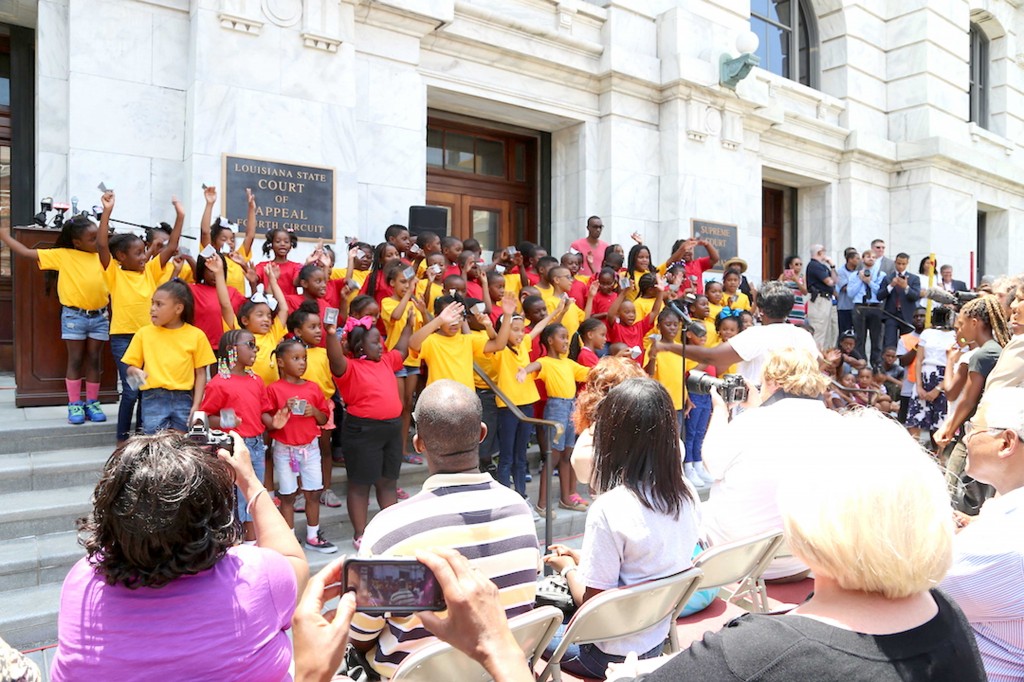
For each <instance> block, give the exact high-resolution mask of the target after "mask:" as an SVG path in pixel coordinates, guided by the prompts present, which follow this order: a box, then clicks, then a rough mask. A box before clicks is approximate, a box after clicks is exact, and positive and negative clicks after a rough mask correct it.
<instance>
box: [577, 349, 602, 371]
mask: <svg viewBox="0 0 1024 682" xmlns="http://www.w3.org/2000/svg"><path fill="white" fill-rule="evenodd" d="M600 359H601V358H599V357H597V353H595V352H594V351H592V350H590V349H589V348H587V347H586V346H583V348H580V354H579V355H578V356H577V357H576V362H578V363H580V364H581V365H583V366H584V367H593V366H594V365H596V364H597V361H598V360H600Z"/></svg>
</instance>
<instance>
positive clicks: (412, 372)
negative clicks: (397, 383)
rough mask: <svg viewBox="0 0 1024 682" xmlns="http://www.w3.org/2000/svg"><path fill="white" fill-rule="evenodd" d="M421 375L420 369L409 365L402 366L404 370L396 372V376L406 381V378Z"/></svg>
mask: <svg viewBox="0 0 1024 682" xmlns="http://www.w3.org/2000/svg"><path fill="white" fill-rule="evenodd" d="M419 373H420V368H419V367H410V366H409V365H402V369H400V370H398V371H397V372H395V376H396V377H397V378H399V379H404V378H405V377H414V376H416V375H418V374H419Z"/></svg>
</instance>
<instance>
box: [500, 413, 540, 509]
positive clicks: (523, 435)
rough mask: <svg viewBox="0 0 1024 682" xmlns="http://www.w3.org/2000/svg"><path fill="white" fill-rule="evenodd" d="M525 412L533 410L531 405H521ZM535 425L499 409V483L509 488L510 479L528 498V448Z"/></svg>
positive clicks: (521, 493)
mask: <svg viewBox="0 0 1024 682" xmlns="http://www.w3.org/2000/svg"><path fill="white" fill-rule="evenodd" d="M519 409H521V410H522V411H523V412H526V411H527V410H530V409H532V408H531V406H530V405H520V406H519ZM532 431H533V425H532V424H530V423H529V422H524V421H520V420H519V419H518V418H516V415H515V414H514V413H513V412H512V410H510V409H509V408H507V407H499V408H498V445H499V447H500V453H501V454H500V456H499V457H498V483H500V484H502V485H504V486H507V485H508V483H509V478H511V479H512V480H513V483H514V486H513V487H514V488H515V490H516V492H517V493H519V494H520V495H522V496H524V497H525V496H526V448H527V447H528V446H529V444H530V434H531V433H532Z"/></svg>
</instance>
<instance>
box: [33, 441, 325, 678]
mask: <svg viewBox="0 0 1024 682" xmlns="http://www.w3.org/2000/svg"><path fill="white" fill-rule="evenodd" d="M232 436H233V437H234V451H233V453H231V454H228V452H227V450H224V449H222V450H220V451H219V453H218V455H217V456H216V457H213V456H211V454H210V453H209V452H208V451H206V450H203V449H200V448H198V447H196V446H194V445H192V444H191V443H190V442H189V441H188V440H187V439H186V438H185V437H184V436H182V435H181V434H171V433H169V432H164V433H162V434H157V435H154V436H138V437H135V438H133V439H131V440H129V441H128V443H126V444H125V445H124V446H123V447H121V448H119V449H118V450H117V451H116V452H115V453H114V454H113V456H111V458H110V460H109V461H108V462H107V465H106V468H105V469H104V471H103V475H102V477H101V478H100V481H99V483H98V484H97V485H96V491H95V493H94V494H93V504H94V507H93V512H92V514H91V515H90V516H89V517H88V518H87V519H82V520H81V521H80V522H79V530H80V531H81V532H83V533H84V534H85V539H84V544H85V549H86V553H87V556H86V557H84V558H82V559H81V560H80V561H79V562H78V563H77V564H75V566H74V567H73V568H72V569H71V571H70V573H69V574H68V576H67V578H66V579H65V580H64V586H63V589H62V591H61V601H60V615H59V619H58V645H57V652H56V654H55V655H54V661H53V667H52V669H51V671H50V679H51V680H54V681H56V682H59V681H60V680H86V679H89V680H141V679H148V680H180V679H189V680H267V681H269V680H274V681H275V682H276V681H279V680H290V679H291V677H290V675H289V673H288V668H289V665H290V663H291V659H292V649H291V645H290V643H289V641H288V636H287V634H286V632H285V630H287V629H288V628H289V627H290V625H291V618H292V612H293V611H294V609H295V600H296V595H297V594H299V592H300V591H301V589H302V588H303V586H304V585H305V582H306V579H307V577H308V575H309V567H308V565H307V564H306V559H305V556H304V554H303V552H302V549H301V547H300V546H299V543H298V541H297V540H296V539H295V535H294V534H293V533H292V532H291V531H290V530H289V528H288V526H287V525H286V524H285V522H284V519H283V518H282V517H281V514H280V513H278V511H277V509H276V508H275V507H274V503H273V501H271V499H270V496H269V495H264V494H263V493H265V492H266V489H265V488H264V487H263V484H262V483H261V482H260V480H259V479H258V478H257V477H256V475H255V473H254V472H253V469H252V464H251V462H250V458H249V453H248V451H247V450H246V448H245V445H244V444H243V442H242V439H241V438H239V437H238V436H236V435H234V434H232ZM236 484H237V485H238V487H239V489H240V490H241V491H242V494H243V495H245V499H247V500H251V501H250V503H249V505H250V509H251V513H252V517H253V523H254V525H255V527H256V538H257V540H256V544H255V546H250V545H244V544H239V541H240V539H241V527H240V525H239V524H238V522H237V521H236V519H235V516H234V509H235V503H234V488H235V485H236Z"/></svg>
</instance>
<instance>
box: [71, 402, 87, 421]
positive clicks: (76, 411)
mask: <svg viewBox="0 0 1024 682" xmlns="http://www.w3.org/2000/svg"><path fill="white" fill-rule="evenodd" d="M84 423H85V403H83V402H82V401H81V400H79V401H78V402H75V403H68V424H84Z"/></svg>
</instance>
